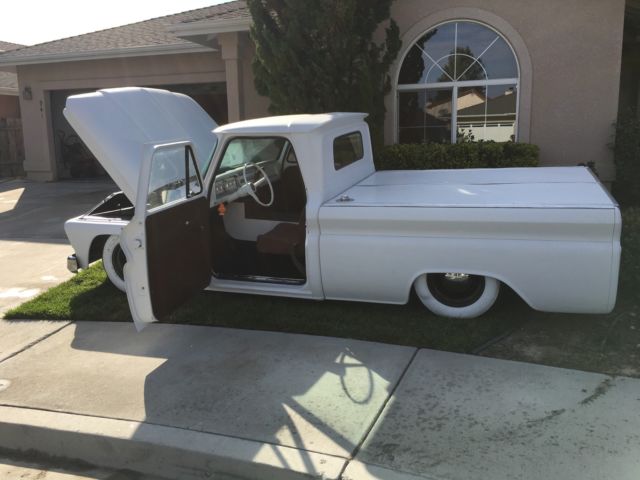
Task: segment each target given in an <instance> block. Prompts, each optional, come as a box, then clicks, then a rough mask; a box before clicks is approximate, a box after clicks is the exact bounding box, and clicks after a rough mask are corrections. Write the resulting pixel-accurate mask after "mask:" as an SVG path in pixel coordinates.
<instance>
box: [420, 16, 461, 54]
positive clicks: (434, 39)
mask: <svg viewBox="0 0 640 480" xmlns="http://www.w3.org/2000/svg"><path fill="white" fill-rule="evenodd" d="M455 33H456V27H455V24H454V23H446V24H444V25H440V26H439V27H436V28H434V29H433V30H430V31H429V32H427V33H426V34H425V35H424V36H423V37H422V38H420V40H418V41H417V42H416V45H418V46H419V47H420V48H422V50H423V51H424V53H425V57H426V58H429V57H431V58H432V59H433V61H435V62H438V61H440V60H441V59H442V58H443V57H446V56H447V55H450V54H452V53H453V51H454V49H455V43H456V37H455Z"/></svg>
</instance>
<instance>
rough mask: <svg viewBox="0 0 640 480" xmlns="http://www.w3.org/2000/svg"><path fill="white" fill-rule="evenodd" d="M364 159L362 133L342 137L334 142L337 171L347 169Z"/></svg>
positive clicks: (334, 160) (334, 162)
mask: <svg viewBox="0 0 640 480" xmlns="http://www.w3.org/2000/svg"><path fill="white" fill-rule="evenodd" d="M363 158H364V145H363V143H362V134H361V133H360V132H352V133H348V134H346V135H341V136H339V137H337V138H336V139H335V140H334V141H333V166H334V168H335V169H336V170H340V169H342V168H344V167H347V166H349V165H351V164H352V163H355V162H357V161H358V160H361V159H363Z"/></svg>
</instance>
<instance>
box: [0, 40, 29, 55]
mask: <svg viewBox="0 0 640 480" xmlns="http://www.w3.org/2000/svg"><path fill="white" fill-rule="evenodd" d="M22 47H24V45H20V44H18V43H11V42H3V41H2V40H0V52H8V51H9V50H15V49H17V48H22Z"/></svg>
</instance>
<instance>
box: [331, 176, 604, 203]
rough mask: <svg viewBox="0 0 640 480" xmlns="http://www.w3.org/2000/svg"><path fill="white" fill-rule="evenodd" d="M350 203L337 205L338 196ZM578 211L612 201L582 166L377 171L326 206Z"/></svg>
mask: <svg viewBox="0 0 640 480" xmlns="http://www.w3.org/2000/svg"><path fill="white" fill-rule="evenodd" d="M345 195H346V196H348V197H350V198H351V199H353V200H352V201H349V202H340V201H337V200H338V199H339V198H340V197H341V196H345ZM339 205H349V206H379V207H405V206H406V207H465V208H475V207H477V208H481V207H492V208H580V209H585V208H586V209H599V208H605V209H611V208H613V207H614V206H615V205H616V203H615V201H614V200H613V199H612V198H611V196H610V195H609V193H608V192H607V191H606V189H605V188H604V187H603V186H602V185H601V184H600V182H599V181H598V180H597V179H596V177H595V176H594V175H593V174H592V173H591V171H590V170H589V169H588V168H586V167H547V168H504V169H469V170H418V171H381V172H376V173H374V174H373V175H371V176H369V177H367V178H366V179H364V180H363V181H361V182H359V183H358V184H356V185H354V186H353V187H351V188H350V189H348V190H347V191H346V192H344V193H343V194H341V195H340V196H338V197H336V198H335V199H333V200H332V201H330V202H328V204H326V206H339Z"/></svg>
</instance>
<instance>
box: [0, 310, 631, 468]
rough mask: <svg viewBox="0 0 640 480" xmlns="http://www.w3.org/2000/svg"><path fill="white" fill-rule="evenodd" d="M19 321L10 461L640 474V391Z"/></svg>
mask: <svg viewBox="0 0 640 480" xmlns="http://www.w3.org/2000/svg"><path fill="white" fill-rule="evenodd" d="M17 325H18V324H16V325H11V328H16V326H17ZM19 325H20V326H21V328H23V329H24V331H23V332H22V333H23V339H24V338H25V337H27V336H29V335H31V339H30V341H27V342H26V345H27V346H26V347H23V348H21V349H18V350H17V352H13V353H12V354H11V355H6V354H5V355H4V356H3V357H2V356H0V359H1V358H5V360H0V449H10V450H21V451H27V450H31V451H36V452H40V453H42V454H46V455H51V456H56V457H64V458H70V459H74V460H81V461H85V462H89V463H91V464H93V465H97V466H100V467H104V468H117V469H127V470H132V471H136V472H140V473H143V474H146V475H158V476H163V477H167V478H180V479H189V478H223V479H227V478H235V479H237V478H255V479H269V478H273V479H289V478H291V479H294V478H324V479H338V478H343V479H353V480H355V479H374V478H377V479H385V480H394V479H416V478H424V479H438V478H441V479H460V480H463V479H464V480H468V479H476V478H477V479H487V478H491V479H492V480H497V479H507V478H509V479H511V478H520V479H539V478H562V479H567V480H571V479H594V480H595V479H602V478H616V479H620V480H626V479H629V480H631V479H634V480H637V478H638V472H640V416H639V415H638V414H637V412H638V408H639V407H640V381H638V380H634V379H628V378H609V377H604V376H602V375H596V374H589V373H582V372H576V371H570V370H562V369H556V368H549V367H542V366H537V365H529V364H521V363H515V362H507V361H500V360H493V359H487V358H480V357H472V356H466V355H458V354H452V353H445V352H435V351H429V350H421V351H418V352H416V350H415V349H413V348H407V347H399V346H391V345H383V344H376V343H371V342H362V341H356V340H348V339H335V338H325V337H311V336H304V335H291V334H281V333H268V332H254V331H243V330H230V329H220V328H210V327H190V326H172V325H153V326H151V327H149V328H148V329H146V330H145V331H144V332H142V333H141V334H136V333H135V331H134V329H133V326H132V325H129V324H113V323H83V322H80V323H76V324H68V325H65V324H62V323H61V324H57V325H58V329H48V328H43V327H44V326H45V325H46V324H37V323H35V324H33V325H31V324H29V323H26V322H21V323H20V324H19ZM4 328H7V327H6V325H4V324H0V338H2V330H3V329H4ZM29 332H30V333H29ZM23 343H25V342H23ZM0 348H5V347H4V346H3V345H2V344H1V343H0Z"/></svg>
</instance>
